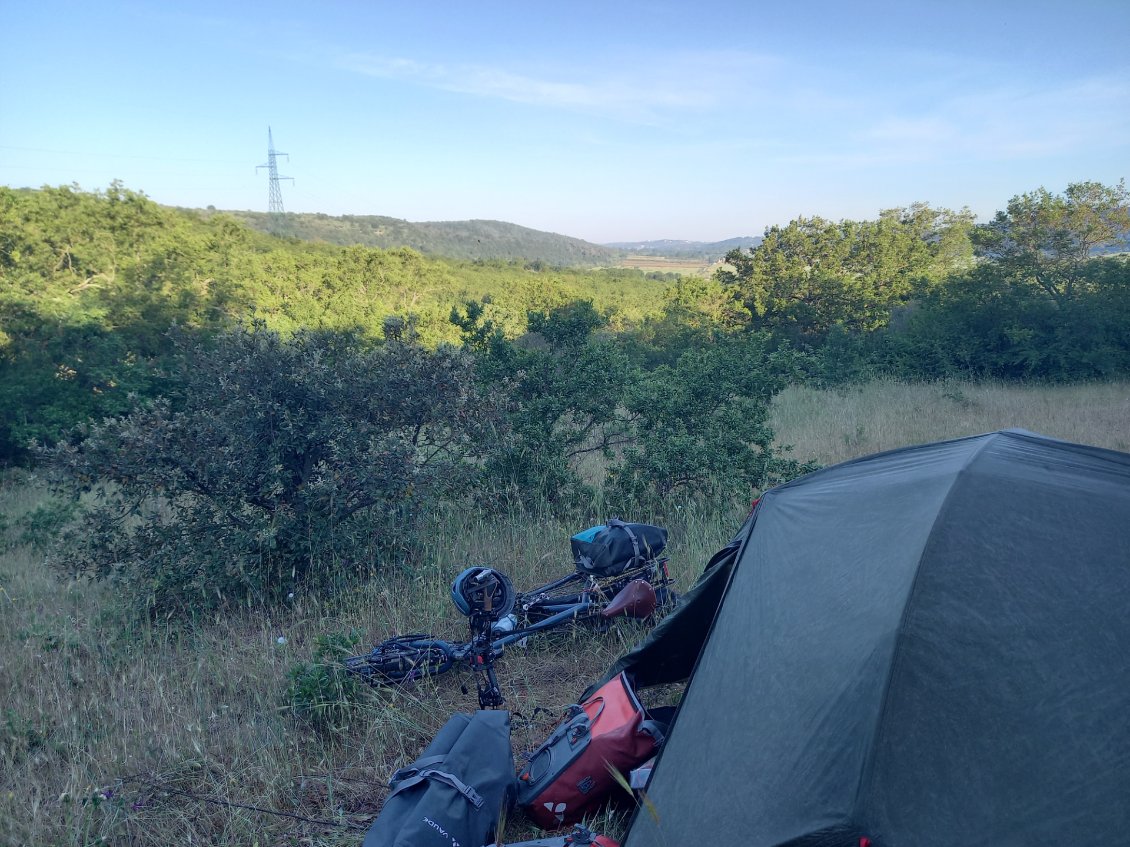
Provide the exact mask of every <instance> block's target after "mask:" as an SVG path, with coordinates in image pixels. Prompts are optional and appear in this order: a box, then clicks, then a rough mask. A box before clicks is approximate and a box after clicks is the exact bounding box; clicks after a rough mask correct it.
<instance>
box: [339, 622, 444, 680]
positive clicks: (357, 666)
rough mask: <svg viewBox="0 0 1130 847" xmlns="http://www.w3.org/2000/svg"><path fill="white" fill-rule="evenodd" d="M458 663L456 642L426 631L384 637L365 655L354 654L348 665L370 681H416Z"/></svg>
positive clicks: (346, 662)
mask: <svg viewBox="0 0 1130 847" xmlns="http://www.w3.org/2000/svg"><path fill="white" fill-rule="evenodd" d="M454 664H455V655H454V650H453V649H452V646H451V645H450V644H448V643H447V642H446V641H440V640H439V639H437V638H435V637H433V636H431V635H426V634H418V635H400V636H397V637H395V638H390V639H388V640H387V641H382V642H381V643H380V644H378V645H377V646H376V647H374V648H373V649H372V650H371V651H369V652H368V653H366V654H364V655H362V656H350V657H349V658H348V659H346V660H345V669H346V670H347V671H349V672H350V673H354V674H357V675H358V676H360V677H361V678H362V679H364V680H365V682H367V683H369V684H370V685H381V684H388V683H392V684H398V683H404V682H413V681H414V680H417V679H422V678H423V677H425V676H433V675H435V674H441V673H444V672H445V671H448V670H450V669H451V667H452V666H453V665H454Z"/></svg>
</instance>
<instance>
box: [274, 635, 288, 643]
mask: <svg viewBox="0 0 1130 847" xmlns="http://www.w3.org/2000/svg"><path fill="white" fill-rule="evenodd" d="M275 641H276V642H278V643H279V644H286V636H285V635H280V636H279V637H278V638H276V639H275Z"/></svg>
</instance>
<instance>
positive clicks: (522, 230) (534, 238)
mask: <svg viewBox="0 0 1130 847" xmlns="http://www.w3.org/2000/svg"><path fill="white" fill-rule="evenodd" d="M202 214H204V215H208V214H211V212H210V211H206V212H203V213H202ZM216 214H225V215H230V216H231V217H233V218H235V219H236V220H239V221H242V222H243V223H246V224H247V225H248V226H250V227H251V228H252V229H256V230H258V231H260V232H266V233H271V234H273V235H280V236H286V237H291V238H298V239H301V240H303V241H324V242H326V243H327V244H338V245H341V246H346V247H348V246H350V245H354V244H359V245H361V246H364V247H380V248H382V249H385V250H389V249H395V248H398V247H409V248H411V249H413V250H416V251H418V252H420V253H423V254H424V255H425V256H438V257H444V258H449V259H486V260H495V259H501V260H505V261H522V262H536V263H538V264H541V265H554V266H562V267H570V266H580V267H596V266H607V265H613V264H615V262H616V259H617V258H618V257H619V256H620V253H619V251H617V250H613V249H610V248H608V247H602V246H600V245H599V244H590V243H589V242H587V241H582V240H581V239H579V238H570V237H568V236H565V235H557V234H555V233H552V232H541V231H539V230H536V229H530V228H529V227H524V226H518V225H517V224H511V223H505V222H503V221H483V220H472V221H422V222H413V221H405V220H401V219H399V218H389V217H382V216H379V215H342V216H340V217H335V216H332V215H321V214H310V213H306V212H298V213H295V212H287V213H286V214H283V215H271V214H267V213H265V212H222V213H216Z"/></svg>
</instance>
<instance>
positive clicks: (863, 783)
mask: <svg viewBox="0 0 1130 847" xmlns="http://www.w3.org/2000/svg"><path fill="white" fill-rule="evenodd" d="M1007 432H1008V431H1005V432H1001V431H997V432H992V433H988V434H985V435H981V436H971V438H983V439H985V440H984V443H983V444H981V445H980V446H979V447H978V448H977V449H976V450H974V451H973V452H972V453H970V454H969V458H968V459H966V461H965V463H964V464H963V465H962V466H961V468H960V469H959V470H958V471H957V473H955V474H954V478H953V482H952V483H951V484H950V488H949V491H947V492H946V496H945V499H944V500H942V505H941V506H940V507H939V508H938V511H937V513H936V516H935V518H934V524H933V526H931V527H930V532H929V534H928V535H927V536H926V543H925V544H923V545H922V552H921V553H920V554H919V556H918V563H917V564H916V566H915V571H914V579H913V580H912V581H911V584H910V590H909V591H908V592H907V595H906V603H905V605H904V606H903V610H902V615H901V616H900V617H899V625H898V628H897V629H896V630H895V649H894V655H893V656H892V657H891V661H890V664H889V666H888V668H887V678H886V681H885V682H884V683H883V695H882V697H881V698H880V703H881V705H880V708H879V716H878V718H877V719H876V721H875V726H874V728H873V730H872V733H871V740H872V743H871V744H869V745H868V754H867V760H866V762H865V763H864V766H863V767H862V768H861V769H860V775H859V784H858V785H857V786H856V789H855V799H854V801H853V803H852V813H853V817H854V816H855V813H856V812H857V811H858V809H859V806H860V801H861V799H863V798H864V796H865V795H870V794H871V779H872V776H873V774H874V769H875V757H876V745H875V743H874V741H875V739H877V738H879V737H880V736H881V735H882V731H883V726H884V724H885V723H886V720H887V706H888V703H889V702H890V693H891V684H892V682H893V680H894V678H895V675H896V672H897V670H898V668H899V667H900V665H901V663H902V657H903V652H904V651H903V648H902V634H903V632H904V631H905V629H906V625H907V621H908V619H909V618H910V615H911V612H912V610H913V609H914V605H915V601H916V600H917V597H918V582H919V578H920V577H921V574H922V563H923V562H924V561H925V560H926V554H927V553H928V552H929V551H930V549H931V548H932V547H933V545H934V543H935V538H936V535H937V530H938V526H939V524H941V522H942V521H941V519H942V517H943V516H944V515H945V514H946V513H947V512H948V511H949V509H950V502H951V501H952V500H953V497H954V492H955V491H956V490H957V488H958V486H959V484H960V483H961V482H962V481H963V480H964V478H965V477H966V476H967V474H968V472H969V468H970V466H971V465H972V464H973V462H974V461H975V460H976V459H977V457H978V456H980V455H981V453H982V452H984V451H985V450H986V449H987V448H988V446H989V445H990V444H991V443H992V442H993V441H995V440H996V438H997V437H998V436H1001V435H1004V434H1006V433H1007ZM956 440H958V441H963V440H965V439H956Z"/></svg>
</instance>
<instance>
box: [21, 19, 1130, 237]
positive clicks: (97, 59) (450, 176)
mask: <svg viewBox="0 0 1130 847" xmlns="http://www.w3.org/2000/svg"><path fill="white" fill-rule="evenodd" d="M1128 40H1130V2H1126V0H1074V2H1068V1H1067V0H1064V2H1040V0H977V2H967V0H944V2H942V0H938V1H937V2H931V3H922V2H919V3H915V2H910V0H903V2H890V3H886V2H883V3H880V2H853V3H847V2H827V1H826V0H810V2H806V3H780V2H779V3H775V4H768V3H755V2H709V0H700V2H695V3H668V2H654V3H649V2H630V3H615V2H609V0H605V2H601V3H589V2H568V3H538V2H536V0H526V2H523V3H503V2H489V0H478V2H474V3H469V2H448V0H432V2H409V0H398V2H380V1H379V0H351V2H333V0H323V2H318V3H311V2H302V3H291V2H285V0H284V2H273V3H250V2H239V1H238V0H236V2H227V3H209V2H193V3H185V4H172V3H156V2H153V3H137V2H118V3H113V2H97V3H92V2H83V3H58V2H35V3H31V2H26V3H21V2H16V0H13V2H12V3H10V4H8V6H7V9H6V11H5V15H4V38H3V42H4V46H3V49H2V50H0V184H4V185H9V186H39V185H44V184H50V185H59V184H65V183H71V182H77V183H79V184H80V185H81V186H83V187H84V188H104V187H106V186H107V185H108V184H109V183H110V181H111V180H113V179H121V180H122V181H124V182H125V184H126V185H127V186H128V187H130V188H134V189H137V190H141V191H144V192H145V193H146V194H148V195H149V196H150V197H152V198H154V199H155V200H157V201H158V202H161V203H168V204H174V205H183V206H197V207H203V206H207V205H209V204H211V205H214V206H216V207H218V208H222V209H259V210H265V208H266V204H267V177H266V173H265V171H259V172H257V171H256V170H255V165H258V164H261V163H264V162H265V161H266V147H267V127H268V125H270V126H271V127H272V128H273V132H274V139H275V146H276V148H277V149H278V150H280V151H284V152H286V153H289V154H290V158H289V160H286V159H282V160H281V161H280V173H282V174H284V175H289V176H292V177H294V182H293V183H291V182H284V183H282V190H283V199H284V203H285V205H286V208H287V210H288V211H309V212H324V213H327V214H334V215H336V214H377V215H390V216H393V217H398V218H406V219H408V220H462V219H467V218H490V219H499V220H506V221H511V222H513V223H518V224H522V225H524V226H530V227H534V228H536V229H542V230H548V231H552V232H559V233H563V234H566V235H573V236H577V237H580V238H585V239H588V240H590V241H597V242H606V241H619V240H636V239H640V240H642V239H658V238H686V239H695V240H717V239H723V238H728V237H731V236H737V235H757V234H760V233H761V232H762V230H763V229H764V228H765V227H766V226H767V225H771V224H775V223H787V222H788V221H789V220H790V219H792V218H795V217H797V216H799V215H822V216H824V217H828V218H833V219H838V218H845V217H848V218H869V217H874V216H875V215H876V214H877V213H878V211H879V210H880V209H884V208H890V207H893V206H904V205H908V204H909V203H912V202H915V201H926V202H929V203H931V204H933V205H937V206H946V207H950V208H960V207H963V206H968V207H969V208H971V209H972V210H973V211H974V212H975V213H977V214H978V215H979V216H981V217H988V216H991V215H992V214H993V212H995V211H996V210H997V209H1001V208H1003V207H1004V206H1005V204H1006V203H1007V202H1008V199H1009V198H1010V197H1012V196H1014V195H1016V194H1019V193H1021V192H1024V191H1029V190H1032V189H1035V188H1037V187H1039V186H1045V187H1047V188H1048V189H1049V190H1052V191H1060V190H1062V189H1063V188H1065V187H1066V186H1067V184H1068V183H1070V182H1074V181H1079V180H1085V179H1093V180H1099V181H1101V182H1107V183H1113V182H1117V181H1118V180H1119V179H1121V178H1123V177H1130V51H1128V50H1127V46H1126V45H1127V43H1128Z"/></svg>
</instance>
